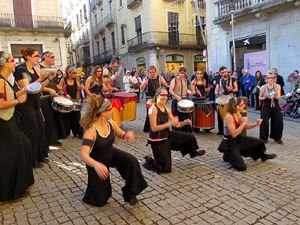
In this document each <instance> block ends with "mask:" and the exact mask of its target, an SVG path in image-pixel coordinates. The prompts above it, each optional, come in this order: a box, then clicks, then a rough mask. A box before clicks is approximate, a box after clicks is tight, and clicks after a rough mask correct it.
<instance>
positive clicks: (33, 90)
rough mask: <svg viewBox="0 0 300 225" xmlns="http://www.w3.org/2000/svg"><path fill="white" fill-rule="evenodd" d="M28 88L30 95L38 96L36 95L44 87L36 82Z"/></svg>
mask: <svg viewBox="0 0 300 225" xmlns="http://www.w3.org/2000/svg"><path fill="white" fill-rule="evenodd" d="M26 88H27V91H28V93H30V94H36V93H39V92H40V90H41V88H42V85H41V84H40V83H36V82H34V83H31V84H28V85H27V86H26Z"/></svg>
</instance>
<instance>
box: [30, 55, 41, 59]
mask: <svg viewBox="0 0 300 225" xmlns="http://www.w3.org/2000/svg"><path fill="white" fill-rule="evenodd" d="M32 57H33V58H37V59H38V58H40V55H34V56H32Z"/></svg>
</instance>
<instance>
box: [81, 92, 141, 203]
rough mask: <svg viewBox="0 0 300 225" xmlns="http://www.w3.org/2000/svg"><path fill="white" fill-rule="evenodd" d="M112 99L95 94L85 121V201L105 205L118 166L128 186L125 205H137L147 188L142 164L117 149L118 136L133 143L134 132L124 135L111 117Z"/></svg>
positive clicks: (89, 103)
mask: <svg viewBox="0 0 300 225" xmlns="http://www.w3.org/2000/svg"><path fill="white" fill-rule="evenodd" d="M111 110H112V106H111V103H110V101H109V100H107V99H104V98H102V97H101V96H100V95H95V94H91V95H90V96H89V98H88V105H87V112H86V114H85V115H84V116H83V118H82V119H81V125H82V126H83V127H84V128H85V132H84V139H83V141H82V145H81V155H80V158H81V160H82V161H84V162H85V163H86V164H87V166H86V167H87V171H88V186H87V189H86V193H85V196H84V198H83V201H84V202H86V203H89V204H91V205H96V206H103V205H105V204H106V202H107V201H108V199H109V197H110V196H111V184H110V177H109V169H110V167H116V168H117V170H118V172H119V173H120V174H121V176H122V178H123V179H124V180H125V186H124V187H123V188H122V192H123V197H124V200H125V202H129V203H130V205H135V204H137V199H136V196H137V195H138V194H139V193H140V192H141V191H142V190H144V189H145V188H146V187H147V183H146V181H145V179H144V177H143V175H142V172H141V168H140V165H139V162H138V161H137V160H136V158H135V157H134V156H132V155H130V154H128V153H126V152H123V151H121V150H119V149H117V148H115V147H113V142H114V140H115V136H117V137H119V138H123V139H125V140H130V141H133V139H134V133H133V132H132V131H127V132H124V131H123V130H121V129H120V128H119V127H118V126H117V125H116V124H115V122H114V121H112V120H111V119H110V118H111Z"/></svg>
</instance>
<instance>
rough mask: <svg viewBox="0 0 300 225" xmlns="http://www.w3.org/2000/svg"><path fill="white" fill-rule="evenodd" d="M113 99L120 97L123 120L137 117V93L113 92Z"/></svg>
mask: <svg viewBox="0 0 300 225" xmlns="http://www.w3.org/2000/svg"><path fill="white" fill-rule="evenodd" d="M112 98H113V99H116V98H117V99H119V100H120V101H121V103H122V106H123V109H122V111H121V119H122V120H135V118H136V103H137V102H138V98H137V94H134V93H125V92H116V93H112Z"/></svg>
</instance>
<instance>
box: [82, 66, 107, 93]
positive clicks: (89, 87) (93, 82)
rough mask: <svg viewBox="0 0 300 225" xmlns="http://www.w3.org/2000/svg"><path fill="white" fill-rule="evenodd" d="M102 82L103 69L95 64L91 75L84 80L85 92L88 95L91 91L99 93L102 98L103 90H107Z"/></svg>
mask: <svg viewBox="0 0 300 225" xmlns="http://www.w3.org/2000/svg"><path fill="white" fill-rule="evenodd" d="M109 91H110V90H109V89H107V88H106V86H105V84H104V82H103V71H102V68H101V66H99V65H97V66H95V68H94V72H93V74H92V76H90V77H89V78H88V79H87V80H86V82H85V93H86V94H87V95H90V94H91V93H94V94H97V95H101V96H102V97H103V98H104V92H109Z"/></svg>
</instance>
